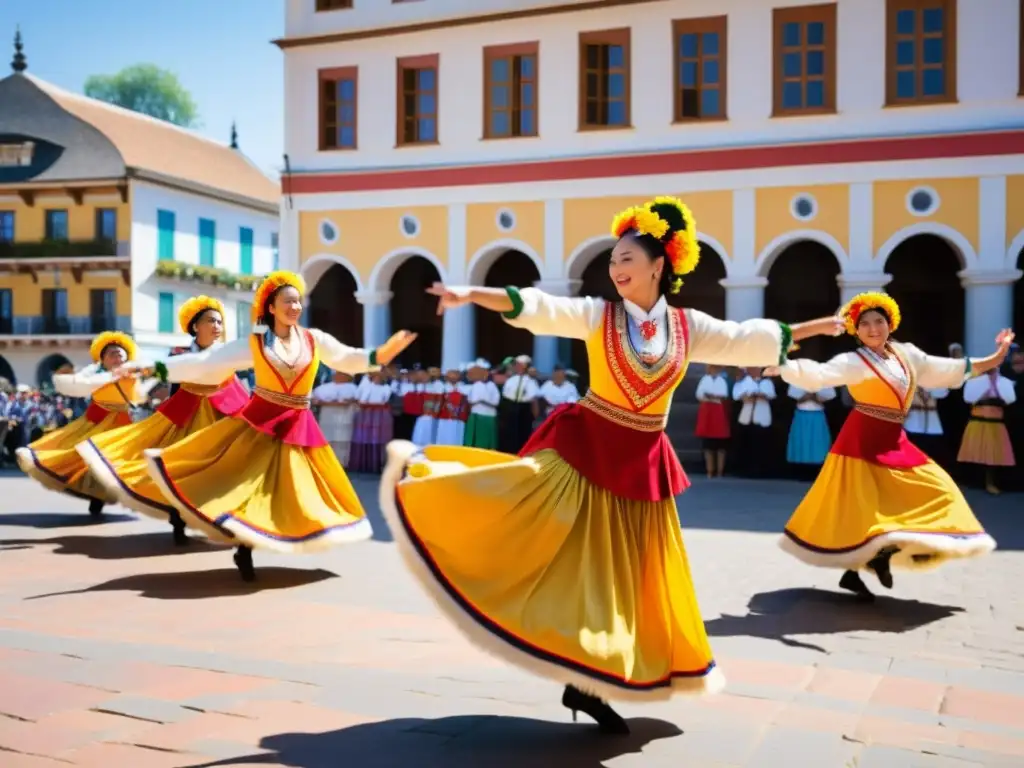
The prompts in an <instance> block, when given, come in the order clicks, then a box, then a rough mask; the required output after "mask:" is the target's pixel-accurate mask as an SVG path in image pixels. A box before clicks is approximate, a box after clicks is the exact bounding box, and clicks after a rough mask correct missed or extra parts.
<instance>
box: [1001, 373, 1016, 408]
mask: <svg viewBox="0 0 1024 768" xmlns="http://www.w3.org/2000/svg"><path fill="white" fill-rule="evenodd" d="M998 386H999V396H1000V397H1001V398H1003V402H1004V403H1006V404H1007V405H1013V404H1014V403H1015V402H1017V393H1016V392H1015V391H1014V389H1013V382H1012V381H1010V380H1009V379H1008V378H1006V377H1005V376H1000V377H999V384H998Z"/></svg>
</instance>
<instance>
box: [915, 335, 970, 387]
mask: <svg viewBox="0 0 1024 768" xmlns="http://www.w3.org/2000/svg"><path fill="white" fill-rule="evenodd" d="M899 348H900V349H901V350H902V351H903V354H905V355H906V356H907V361H908V362H909V363H910V364H911V365H912V366H914V372H915V373H916V374H917V385H918V386H919V387H924V388H925V389H937V388H940V387H941V388H945V389H958V388H960V387H962V386H963V384H964V382H965V381H967V377H968V372H969V371H968V368H967V358H961V359H959V360H957V359H956V358H953V357H935V356H933V355H927V354H925V353H924V352H922V351H921V350H920V349H918V348H917V347H915V346H914V345H913V344H900V345H899Z"/></svg>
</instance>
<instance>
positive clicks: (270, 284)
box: [252, 269, 306, 333]
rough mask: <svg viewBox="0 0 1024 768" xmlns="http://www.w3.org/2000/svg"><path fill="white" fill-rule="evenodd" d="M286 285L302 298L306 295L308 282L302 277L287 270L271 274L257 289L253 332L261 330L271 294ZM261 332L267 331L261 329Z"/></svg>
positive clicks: (254, 301) (254, 302)
mask: <svg viewBox="0 0 1024 768" xmlns="http://www.w3.org/2000/svg"><path fill="white" fill-rule="evenodd" d="M286 285H290V286H291V287H292V288H294V289H295V290H297V291H298V292H299V295H300V296H305V295H306V281H305V280H303V279H302V276H301V275H297V274H295V273H294V272H288V271H287V270H283V269H282V270H279V271H277V272H271V273H270V274H269V275H267V276H266V277H265V278H263V282H262V283H260V287H259V288H257V289H256V296H255V297H254V298H253V302H252V322H253V324H254V327H253V332H254V333H256V332H257V328H259V326H258V325H256V324H258V323H259V322H260V320H261V319H262V318H261V316H262V315H263V307H264V305H265V304H266V303H267V299H269V298H270V296H271V294H272V293H273V292H274V291H276V290H277V289H278V288H283V287H284V286H286ZM261 330H266V329H265V328H264V329H261Z"/></svg>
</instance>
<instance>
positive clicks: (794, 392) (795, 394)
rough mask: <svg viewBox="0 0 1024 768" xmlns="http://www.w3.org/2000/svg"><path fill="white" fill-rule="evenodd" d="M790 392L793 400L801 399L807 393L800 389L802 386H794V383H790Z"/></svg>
mask: <svg viewBox="0 0 1024 768" xmlns="http://www.w3.org/2000/svg"><path fill="white" fill-rule="evenodd" d="M788 394H789V396H790V397H791V398H792V399H793V400H799V399H800V398H801V397H803V396H804V395H806V394H807V393H806V392H804V391H803V390H802V389H800V387H794V386H793V385H792V384H790V385H789V392H788Z"/></svg>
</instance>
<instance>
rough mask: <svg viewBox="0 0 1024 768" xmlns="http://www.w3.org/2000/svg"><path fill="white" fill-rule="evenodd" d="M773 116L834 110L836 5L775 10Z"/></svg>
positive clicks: (813, 113)
mask: <svg viewBox="0 0 1024 768" xmlns="http://www.w3.org/2000/svg"><path fill="white" fill-rule="evenodd" d="M774 20H775V55H774V59H775V98H774V102H775V109H774V114H775V115H818V114H823V113H828V112H835V111H836V6H835V4H834V3H833V4H831V5H803V6H796V7H793V8H776V9H775V11H774Z"/></svg>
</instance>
